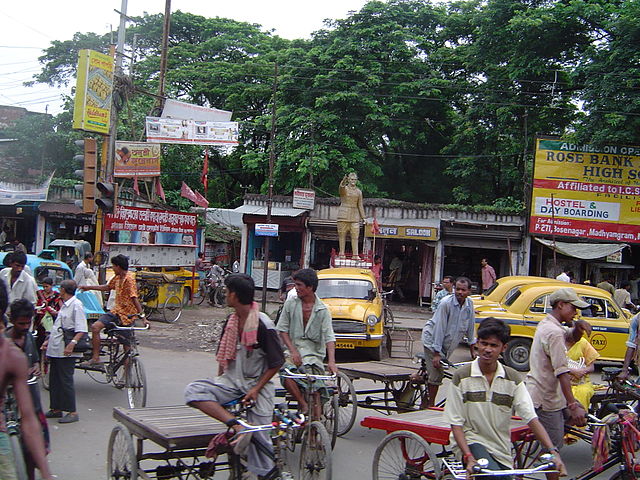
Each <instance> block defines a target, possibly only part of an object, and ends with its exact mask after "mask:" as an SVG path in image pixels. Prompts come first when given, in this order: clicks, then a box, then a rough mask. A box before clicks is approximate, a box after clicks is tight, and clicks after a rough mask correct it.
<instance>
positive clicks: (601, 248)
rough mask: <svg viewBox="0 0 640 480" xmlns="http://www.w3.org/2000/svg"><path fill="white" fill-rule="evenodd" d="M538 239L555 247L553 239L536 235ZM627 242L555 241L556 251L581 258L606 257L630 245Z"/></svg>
mask: <svg viewBox="0 0 640 480" xmlns="http://www.w3.org/2000/svg"><path fill="white" fill-rule="evenodd" d="M534 238H535V239H536V241H538V242H540V243H541V244H543V245H544V246H546V247H549V248H550V249H552V250H553V249H554V242H553V240H547V239H545V238H538V237H534ZM628 246H629V245H627V244H626V243H569V242H555V251H556V252H558V253H561V254H562V255H566V256H567V257H574V258H579V259H581V260H594V259H596V258H604V257H606V256H607V255H613V254H614V253H618V252H619V251H620V250H622V249H624V248H625V247H628Z"/></svg>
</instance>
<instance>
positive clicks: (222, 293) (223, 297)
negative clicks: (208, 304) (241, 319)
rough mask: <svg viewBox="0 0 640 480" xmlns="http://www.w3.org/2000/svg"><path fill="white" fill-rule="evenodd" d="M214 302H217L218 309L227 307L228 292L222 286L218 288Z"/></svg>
mask: <svg viewBox="0 0 640 480" xmlns="http://www.w3.org/2000/svg"><path fill="white" fill-rule="evenodd" d="M214 300H215V304H216V307H226V306H227V291H226V290H225V288H224V287H223V286H222V285H221V286H219V287H217V288H216V293H215V299H214Z"/></svg>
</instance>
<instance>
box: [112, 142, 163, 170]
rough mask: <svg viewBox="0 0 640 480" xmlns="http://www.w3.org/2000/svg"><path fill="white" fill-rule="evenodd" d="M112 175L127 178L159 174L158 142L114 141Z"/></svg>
mask: <svg viewBox="0 0 640 480" xmlns="http://www.w3.org/2000/svg"><path fill="white" fill-rule="evenodd" d="M113 175H114V176H115V177H127V178H130V177H158V176H160V144H159V143H145V142H116V154H115V159H114V162H113Z"/></svg>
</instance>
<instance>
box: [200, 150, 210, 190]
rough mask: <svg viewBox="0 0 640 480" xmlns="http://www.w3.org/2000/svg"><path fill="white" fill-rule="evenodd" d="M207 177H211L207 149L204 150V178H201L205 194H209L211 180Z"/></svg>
mask: <svg viewBox="0 0 640 480" xmlns="http://www.w3.org/2000/svg"><path fill="white" fill-rule="evenodd" d="M207 175H209V149H208V148H205V149H204V163H203V164H202V176H201V178H200V179H201V180H202V186H203V187H204V194H205V195H206V194H207V189H208V188H209V178H208V177H207Z"/></svg>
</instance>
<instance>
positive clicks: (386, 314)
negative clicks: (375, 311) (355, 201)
mask: <svg viewBox="0 0 640 480" xmlns="http://www.w3.org/2000/svg"><path fill="white" fill-rule="evenodd" d="M392 295H393V290H389V291H388V292H382V293H381V294H380V296H381V297H382V318H383V320H384V327H385V328H388V329H389V330H393V329H394V328H395V323H396V322H395V319H394V318H393V312H392V311H391V307H390V306H389V298H391V296H392Z"/></svg>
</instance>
